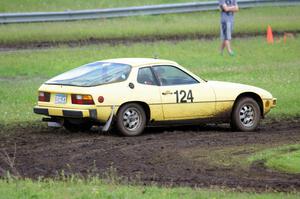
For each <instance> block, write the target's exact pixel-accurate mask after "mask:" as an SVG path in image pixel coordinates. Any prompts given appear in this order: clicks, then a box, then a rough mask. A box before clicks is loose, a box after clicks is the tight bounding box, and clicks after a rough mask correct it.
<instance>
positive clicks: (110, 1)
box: [0, 0, 212, 12]
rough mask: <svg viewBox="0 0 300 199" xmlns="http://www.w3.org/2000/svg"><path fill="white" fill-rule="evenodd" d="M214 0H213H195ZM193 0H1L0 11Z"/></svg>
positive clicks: (97, 7)
mask: <svg viewBox="0 0 300 199" xmlns="http://www.w3.org/2000/svg"><path fill="white" fill-rule="evenodd" d="M197 1H212V0H195V1H193V2H197ZM185 2H191V0H151V1H149V0H101V1H99V0H85V1H82V0H1V3H0V12H36V11H65V10H83V9H101V8H112V7H128V6H143V5H154V4H165V3H185Z"/></svg>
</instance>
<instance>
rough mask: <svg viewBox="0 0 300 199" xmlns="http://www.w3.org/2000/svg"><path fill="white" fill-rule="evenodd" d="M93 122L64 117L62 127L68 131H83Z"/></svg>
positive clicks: (89, 127) (90, 126) (88, 128)
mask: <svg viewBox="0 0 300 199" xmlns="http://www.w3.org/2000/svg"><path fill="white" fill-rule="evenodd" d="M92 126H93V124H92V123H91V122H88V121H84V120H77V119H65V120H64V127H65V128H66V129H67V130H68V131H70V132H80V131H81V132H84V131H88V130H90V129H91V128H92Z"/></svg>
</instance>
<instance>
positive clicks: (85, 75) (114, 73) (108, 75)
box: [46, 62, 131, 87]
mask: <svg viewBox="0 0 300 199" xmlns="http://www.w3.org/2000/svg"><path fill="white" fill-rule="evenodd" d="M130 71H131V66H130V65H127V64H120V63H111V62H94V63H90V64H86V65H84V66H81V67H78V68H75V69H73V70H70V71H68V72H65V73H63V74H61V75H58V76H56V77H54V78H52V79H50V80H48V81H47V82H46V84H55V85H68V86H87V87H88V86H98V85H103V84H109V83H115V82H121V81H125V80H126V79H127V78H128V76H129V74H130Z"/></svg>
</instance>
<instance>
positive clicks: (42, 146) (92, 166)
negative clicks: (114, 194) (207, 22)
mask: <svg viewBox="0 0 300 199" xmlns="http://www.w3.org/2000/svg"><path fill="white" fill-rule="evenodd" d="M295 143H300V118H296V119H290V120H284V121H274V120H273V121H271V120H268V121H266V122H264V123H262V124H261V127H260V129H259V130H258V131H257V132H251V133H242V132H231V131H230V129H229V126H227V125H208V126H205V127H203V126H202V127H199V126H188V127H172V128H170V127H169V128H147V129H146V132H145V134H143V135H142V136H139V137H132V138H128V137H119V136H117V135H114V134H101V133H99V132H97V131H91V132H87V133H68V132H67V131H65V130H62V129H61V130H57V129H56V130H55V129H50V128H42V130H41V129H38V128H37V129H34V128H30V127H28V128H25V129H19V130H15V132H8V134H1V135H0V149H1V153H0V175H2V176H3V175H5V174H4V171H5V170H10V171H11V172H12V173H16V174H17V173H18V174H19V175H20V176H23V177H30V178H37V177H39V176H44V177H57V175H58V173H61V171H62V170H64V173H65V174H66V175H69V174H80V175H83V176H86V175H89V174H90V175H99V176H100V177H104V178H105V177H107V176H108V175H113V176H119V177H122V179H123V180H124V181H127V182H128V181H129V182H131V183H136V182H138V183H140V184H152V183H154V184H158V185H168V186H169V185H171V186H172V185H173V186H177V185H178V186H192V187H211V186H218V187H219V186H222V187H223V186H225V187H229V188H234V189H243V190H244V189H250V190H255V191H264V190H269V189H272V190H274V189H275V190H280V191H290V190H300V175H292V174H284V173H279V172H274V171H271V170H269V169H267V168H266V167H265V166H264V162H262V161H259V162H255V163H253V164H250V165H249V164H247V163H245V162H247V161H246V160H247V158H248V157H249V155H251V154H253V153H254V152H255V151H257V150H261V149H264V148H269V147H274V146H280V145H284V144H295ZM15 149H16V150H15ZM6 155H8V156H9V158H7V157H5V156H6ZM14 158H15V162H14V164H13V165H12V164H9V161H8V160H11V161H12V160H14ZM12 167H13V168H12Z"/></svg>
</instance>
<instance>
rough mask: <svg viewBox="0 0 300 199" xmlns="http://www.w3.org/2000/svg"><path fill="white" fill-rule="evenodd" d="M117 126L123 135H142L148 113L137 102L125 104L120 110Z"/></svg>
mask: <svg viewBox="0 0 300 199" xmlns="http://www.w3.org/2000/svg"><path fill="white" fill-rule="evenodd" d="M116 126H117V129H118V131H119V132H120V133H121V134H122V135H125V136H136V135H140V134H141V133H142V132H143V130H144V128H145V126H146V114H145V111H144V109H143V107H142V106H141V105H139V104H136V103H130V104H125V105H123V106H122V107H121V108H120V110H119V111H118V114H117V124H116Z"/></svg>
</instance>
